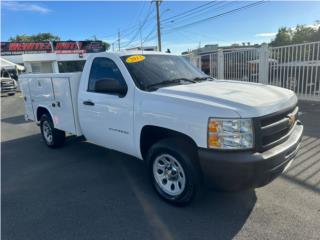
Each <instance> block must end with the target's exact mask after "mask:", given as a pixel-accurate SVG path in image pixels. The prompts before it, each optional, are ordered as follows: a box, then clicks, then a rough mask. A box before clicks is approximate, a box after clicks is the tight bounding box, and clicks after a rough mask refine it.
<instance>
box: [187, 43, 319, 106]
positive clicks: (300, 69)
mask: <svg viewBox="0 0 320 240" xmlns="http://www.w3.org/2000/svg"><path fill="white" fill-rule="evenodd" d="M190 59H191V61H192V63H194V64H195V65H196V66H198V67H199V68H201V69H202V71H204V72H205V73H207V74H209V75H210V76H212V77H215V78H218V79H232V80H240V81H248V82H260V83H265V84H272V85H276V86H280V87H284V88H288V89H291V90H293V91H295V92H296V94H297V95H298V96H299V98H300V99H304V100H315V101H320V42H313V43H304V44H295V45H288V46H281V47H268V46H267V45H262V46H261V47H259V48H254V47H251V48H238V49H237V48H235V49H223V50H222V49H219V50H218V51H216V52H212V53H210V54H204V55H198V56H195V55H193V56H191V58H190Z"/></svg>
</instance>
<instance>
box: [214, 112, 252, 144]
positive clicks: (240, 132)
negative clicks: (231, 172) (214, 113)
mask: <svg viewBox="0 0 320 240" xmlns="http://www.w3.org/2000/svg"><path fill="white" fill-rule="evenodd" d="M252 147H253V130H252V120H251V119H215V118H209V122H208V148H215V149H249V148H252Z"/></svg>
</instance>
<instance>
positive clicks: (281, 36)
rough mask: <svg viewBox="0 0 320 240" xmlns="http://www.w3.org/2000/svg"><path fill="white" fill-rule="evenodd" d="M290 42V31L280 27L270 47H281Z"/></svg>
mask: <svg viewBox="0 0 320 240" xmlns="http://www.w3.org/2000/svg"><path fill="white" fill-rule="evenodd" d="M291 42H292V30H291V29H289V28H286V27H281V28H279V30H278V33H277V35H276V37H275V39H274V40H273V41H271V43H270V45H271V46H282V45H288V44H290V43H291Z"/></svg>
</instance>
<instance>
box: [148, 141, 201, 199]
mask: <svg viewBox="0 0 320 240" xmlns="http://www.w3.org/2000/svg"><path fill="white" fill-rule="evenodd" d="M146 160H147V166H148V171H149V174H150V178H151V181H152V183H153V187H154V189H155V190H156V192H157V193H158V194H159V195H160V197H162V198H163V199H165V200H166V201H168V202H169V203H172V204H175V205H186V204H188V203H190V202H191V201H192V199H193V198H194V197H195V195H196V193H197V192H198V190H199V188H200V180H201V171H200V166H199V162H198V155H197V152H196V149H195V148H194V146H192V145H191V143H189V142H188V141H185V140H181V139H175V138H168V139H163V140H160V141H159V142H157V143H155V144H154V145H153V146H152V147H151V148H150V150H149V151H148V153H147V157H146Z"/></svg>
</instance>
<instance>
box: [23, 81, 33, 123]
mask: <svg viewBox="0 0 320 240" xmlns="http://www.w3.org/2000/svg"><path fill="white" fill-rule="evenodd" d="M29 85H30V79H29V78H21V79H20V89H21V91H22V95H23V99H24V108H25V119H26V120H32V121H34V120H35V117H34V113H33V106H32V98H31V93H30V86H29Z"/></svg>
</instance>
